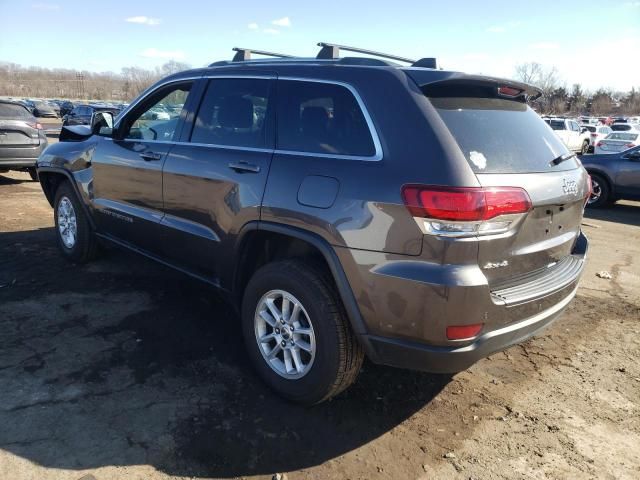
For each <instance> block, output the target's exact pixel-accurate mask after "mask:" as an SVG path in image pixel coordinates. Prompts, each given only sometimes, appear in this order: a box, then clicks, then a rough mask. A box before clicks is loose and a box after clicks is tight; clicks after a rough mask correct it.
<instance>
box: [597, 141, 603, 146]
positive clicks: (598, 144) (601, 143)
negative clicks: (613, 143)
mask: <svg viewBox="0 0 640 480" xmlns="http://www.w3.org/2000/svg"><path fill="white" fill-rule="evenodd" d="M602 145H604V142H598V143H596V147H601V146H602Z"/></svg>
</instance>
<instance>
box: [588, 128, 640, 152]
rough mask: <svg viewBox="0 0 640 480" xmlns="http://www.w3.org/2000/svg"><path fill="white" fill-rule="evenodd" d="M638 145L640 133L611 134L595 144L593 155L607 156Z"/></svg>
mask: <svg viewBox="0 0 640 480" xmlns="http://www.w3.org/2000/svg"><path fill="white" fill-rule="evenodd" d="M639 144H640V132H636V131H629V132H611V133H610V134H609V135H607V136H606V137H604V138H603V139H602V140H600V141H599V142H598V143H596V149H595V153H597V154H607V153H617V152H623V151H624V150H628V149H629V148H633V147H635V146H636V145H639Z"/></svg>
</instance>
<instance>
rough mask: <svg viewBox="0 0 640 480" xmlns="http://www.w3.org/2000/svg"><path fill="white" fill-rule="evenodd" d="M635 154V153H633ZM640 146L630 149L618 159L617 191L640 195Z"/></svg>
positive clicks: (631, 195)
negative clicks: (639, 156)
mask: <svg viewBox="0 0 640 480" xmlns="http://www.w3.org/2000/svg"><path fill="white" fill-rule="evenodd" d="M632 154H633V155H632ZM637 154H640V147H635V148H634V149H632V150H629V152H627V153H626V154H624V155H622V158H621V159H620V160H618V169H617V170H618V171H617V174H616V192H617V193H620V194H623V195H627V196H630V197H640V158H638V157H636V156H634V155H637Z"/></svg>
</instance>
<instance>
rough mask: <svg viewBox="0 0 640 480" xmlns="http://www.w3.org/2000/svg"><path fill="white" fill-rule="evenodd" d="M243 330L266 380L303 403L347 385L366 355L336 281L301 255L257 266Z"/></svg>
mask: <svg viewBox="0 0 640 480" xmlns="http://www.w3.org/2000/svg"><path fill="white" fill-rule="evenodd" d="M242 330H243V335H244V340H245V344H246V347H247V351H248V353H249V357H250V359H251V361H252V363H253V365H254V367H255V369H256V370H257V372H258V374H259V375H260V376H261V377H262V379H263V380H264V382H265V383H266V384H267V385H268V386H269V387H271V388H272V389H273V390H275V391H276V392H277V393H279V394H280V395H281V396H283V397H285V398H287V399H288V400H291V401H293V402H296V403H300V404H303V405H314V404H317V403H320V402H323V401H325V400H327V399H329V398H331V397H334V396H335V395H337V394H339V393H340V392H342V391H343V390H344V389H346V388H347V387H348V386H349V385H351V384H352V383H353V382H354V381H355V379H356V377H357V375H358V372H359V371H360V367H361V366H362V361H363V359H364V353H363V351H362V347H361V346H360V344H359V343H358V341H357V340H356V338H355V335H354V334H353V332H352V331H351V327H350V325H349V322H348V319H347V317H346V314H345V312H344V308H343V306H342V303H341V301H340V299H339V297H338V295H337V293H336V291H335V288H334V286H333V282H331V280H330V279H329V278H328V277H327V275H324V274H323V273H321V272H320V271H319V270H316V269H315V268H312V267H311V266H309V265H307V264H306V263H303V262H302V261H298V260H286V261H280V262H274V263H269V264H267V265H265V266H263V267H261V268H260V269H259V270H258V271H256V273H255V274H254V275H253V277H252V278H251V280H250V281H249V284H248V285H247V288H246V290H245V293H244V297H243V302H242Z"/></svg>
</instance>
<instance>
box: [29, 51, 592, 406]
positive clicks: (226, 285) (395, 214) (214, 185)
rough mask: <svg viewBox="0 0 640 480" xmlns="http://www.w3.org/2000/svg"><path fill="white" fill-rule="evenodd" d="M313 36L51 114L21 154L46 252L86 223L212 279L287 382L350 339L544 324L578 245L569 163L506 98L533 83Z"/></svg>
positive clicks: (556, 308) (454, 347)
mask: <svg viewBox="0 0 640 480" xmlns="http://www.w3.org/2000/svg"><path fill="white" fill-rule="evenodd" d="M321 45H322V50H321V51H320V53H319V54H318V58H312V59H303V58H281V59H262V60H251V59H250V55H251V52H250V51H249V50H243V49H238V53H237V54H236V57H235V58H234V60H233V61H222V62H217V63H215V64H212V65H211V66H210V67H209V68H202V69H197V70H190V71H186V72H182V73H179V74H175V75H172V76H170V77H167V78H165V79H163V80H161V81H160V82H158V83H156V84H155V85H153V86H152V87H150V88H149V89H148V90H147V91H145V92H144V93H143V94H142V95H141V96H140V97H139V98H138V99H137V100H136V101H134V102H133V103H132V104H131V105H130V106H129V107H128V108H127V109H126V110H125V111H124V112H123V113H122V114H121V115H120V116H119V117H118V118H117V119H116V120H115V121H114V119H113V118H112V117H111V116H110V115H108V114H99V115H96V117H95V118H94V120H95V122H94V125H92V126H90V127H67V128H64V129H63V132H62V134H61V140H63V141H62V142H61V143H58V144H56V145H53V146H51V147H49V149H48V150H47V151H46V152H45V153H44V154H43V155H42V157H41V158H40V161H39V164H38V171H39V174H40V180H41V184H42V188H43V190H44V193H45V194H46V197H47V198H48V200H49V202H50V203H51V205H52V206H53V208H54V210H55V215H54V218H55V222H56V231H57V234H58V245H59V247H60V250H61V252H62V253H63V255H65V256H66V257H68V258H69V259H70V260H72V261H74V262H84V261H87V260H89V259H91V258H93V257H94V255H95V254H96V252H97V251H98V242H99V241H102V242H108V243H111V244H116V245H119V246H122V247H125V248H128V249H131V250H133V251H135V252H138V253H141V254H143V255H145V256H147V257H150V258H152V259H155V260H158V261H160V262H162V263H163V264H165V265H170V266H172V267H174V268H176V269H178V270H181V271H183V272H185V273H186V274H188V275H191V276H193V277H196V278H199V279H201V280H203V281H205V282H208V283H209V284H211V285H213V286H215V287H217V288H219V289H221V290H223V291H224V292H226V293H227V294H228V295H229V298H230V299H232V301H233V303H234V305H236V306H237V307H238V310H239V311H240V318H241V322H242V329H243V333H244V338H245V342H246V347H247V351H248V353H249V356H250V358H251V359H252V362H253V364H254V366H255V368H256V369H257V371H258V372H259V374H260V375H261V376H262V378H263V379H264V380H265V381H266V382H267V383H268V384H269V385H270V386H271V387H272V388H274V389H275V390H277V391H278V392H279V393H280V394H281V395H283V396H285V397H287V398H289V399H291V400H293V401H296V402H300V403H304V404H313V403H317V402H321V401H323V400H325V399H327V398H330V397H332V396H333V395H336V394H337V393H339V392H340V391H342V390H343V389H345V388H346V387H347V386H348V385H349V384H351V383H352V382H353V381H354V379H355V378H356V375H357V373H358V371H359V369H360V366H361V364H362V361H363V357H364V356H365V355H366V356H368V357H369V358H370V359H371V360H372V361H373V362H376V363H382V364H387V365H394V366H398V367H406V368H415V369H421V370H426V371H432V372H457V371H460V370H463V369H465V368H467V367H469V366H470V365H471V364H473V363H474V362H475V361H477V360H478V359H480V358H482V357H484V356H486V355H488V354H490V353H492V352H495V351H498V350H501V349H504V348H507V347H509V346H510V345H512V344H514V343H517V342H521V341H523V340H525V339H527V338H529V337H530V336H532V335H534V334H535V333H536V332H538V331H539V330H540V329H542V328H544V327H545V326H547V325H549V323H550V322H552V321H553V320H554V319H555V318H557V317H558V315H560V313H561V312H562V311H563V310H564V308H565V307H566V306H567V305H568V304H569V302H570V301H571V299H572V298H573V296H574V295H575V292H576V289H577V284H578V280H579V277H580V274H581V272H582V269H583V266H584V259H585V253H586V250H587V240H586V238H585V237H584V235H583V234H582V233H581V230H580V222H581V219H582V214H583V208H584V204H585V201H586V199H587V197H588V195H589V182H588V176H587V174H586V172H585V170H584V168H582V166H581V165H580V163H579V161H578V160H577V159H576V158H575V155H573V154H572V153H570V152H569V151H568V150H567V148H566V147H565V146H564V145H563V144H562V142H561V141H560V140H559V139H558V138H557V137H556V136H555V134H554V133H553V131H552V130H551V129H550V128H549V126H548V125H546V124H545V123H544V121H542V120H541V119H540V117H539V116H538V115H537V114H536V113H535V112H534V111H532V110H531V109H530V108H529V107H528V106H527V104H526V101H527V99H528V98H531V97H535V96H538V95H539V94H540V92H539V90H537V89H536V88H534V87H531V86H529V85H525V84H522V83H517V82H514V81H511V80H504V79H498V78H489V77H483V76H474V75H465V74H463V73H458V72H450V71H443V70H438V69H437V68H436V65H435V60H434V59H430V58H426V59H421V60H418V61H416V62H414V61H412V60H408V59H404V58H400V57H394V56H388V55H384V54H378V53H375V56H377V57H381V58H362V57H358V58H354V57H351V58H350V57H345V58H340V57H339V56H338V53H339V51H340V50H356V51H359V52H361V53H362V52H364V53H367V54H370V55H372V54H374V52H368V51H363V50H360V49H352V48H349V47H342V46H337V45H330V44H321ZM260 53H262V54H266V53H267V52H260ZM272 55H276V54H272ZM386 58H390V59H392V60H396V61H400V62H406V61H410V62H411V66H409V67H402V66H400V65H398V64H397V63H394V62H391V61H388V60H386ZM160 104H162V105H163V106H164V108H165V109H167V107H168V106H172V105H182V108H181V109H180V114H179V115H177V116H172V117H169V118H162V119H161V118H158V117H155V118H154V117H153V116H152V115H149V112H150V111H151V110H154V109H157V108H158V106H159V105H160ZM65 140H74V141H73V142H70V141H65Z"/></svg>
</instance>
